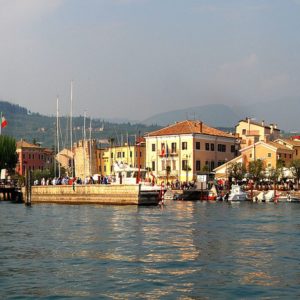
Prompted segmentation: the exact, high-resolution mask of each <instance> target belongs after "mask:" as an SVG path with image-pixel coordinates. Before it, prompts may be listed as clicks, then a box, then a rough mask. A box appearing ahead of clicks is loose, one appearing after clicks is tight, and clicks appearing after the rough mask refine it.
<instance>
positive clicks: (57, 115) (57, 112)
mask: <svg viewBox="0 0 300 300" xmlns="http://www.w3.org/2000/svg"><path fill="white" fill-rule="evenodd" d="M58 102H59V100H58V96H57V99H56V141H57V158H58V156H59V111H58ZM58 177H60V163H59V160H58Z"/></svg>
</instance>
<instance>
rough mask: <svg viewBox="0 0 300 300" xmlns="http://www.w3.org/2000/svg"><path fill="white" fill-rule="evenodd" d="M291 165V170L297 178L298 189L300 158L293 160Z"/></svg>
mask: <svg viewBox="0 0 300 300" xmlns="http://www.w3.org/2000/svg"><path fill="white" fill-rule="evenodd" d="M290 167H291V171H292V173H293V175H294V177H295V178H296V180H297V183H296V185H297V189H298V187H299V179H300V159H294V160H292V162H291V165H290Z"/></svg>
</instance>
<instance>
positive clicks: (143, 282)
mask: <svg viewBox="0 0 300 300" xmlns="http://www.w3.org/2000/svg"><path fill="white" fill-rule="evenodd" d="M167 204H168V205H167V206H166V207H164V208H162V209H161V208H159V207H135V206H125V207H120V206H91V205H87V206H72V205H44V204H42V205H33V206H32V207H31V208H28V207H25V206H23V205H16V204H11V203H4V202H0V239H1V240H0V298H1V299H6V298H9V299H37V298H45V299H52V298H54V299H55V298H57V299H63V298H72V299H79V298H81V299H82V298H88V299H91V298H94V299H124V298H125V299H132V298H138V299H199V298H200V299H218V298H226V299H234V298H243V299H245V298H246V299H249V298H253V299H257V298H259V299H282V298H288V299H292V298H299V297H300V288H299V284H300V259H299V257H300V235H299V229H300V205H299V204H296V203H295V204H293V203H286V204H285V203H280V204H278V205H276V204H273V203H269V204H251V203H241V204H234V205H230V204H227V203H206V202H168V203H167Z"/></svg>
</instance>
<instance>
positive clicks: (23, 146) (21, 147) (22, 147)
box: [16, 139, 53, 154]
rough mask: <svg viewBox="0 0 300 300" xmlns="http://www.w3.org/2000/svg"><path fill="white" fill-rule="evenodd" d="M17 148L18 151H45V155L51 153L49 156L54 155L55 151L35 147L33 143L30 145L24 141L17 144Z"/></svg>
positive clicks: (38, 146)
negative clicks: (27, 149)
mask: <svg viewBox="0 0 300 300" xmlns="http://www.w3.org/2000/svg"><path fill="white" fill-rule="evenodd" d="M16 148H17V149H24V148H30V149H39V150H41V151H44V152H45V153H49V154H52V153H53V150H51V149H48V148H44V147H41V146H40V145H35V144H32V143H29V142H27V141H25V140H23V139H22V140H20V141H18V142H17V143H16Z"/></svg>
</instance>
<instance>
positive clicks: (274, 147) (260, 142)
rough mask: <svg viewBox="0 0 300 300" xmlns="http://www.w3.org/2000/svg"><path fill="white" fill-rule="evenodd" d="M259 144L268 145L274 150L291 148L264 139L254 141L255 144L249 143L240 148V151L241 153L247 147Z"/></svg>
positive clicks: (288, 149) (250, 147) (247, 148)
mask: <svg viewBox="0 0 300 300" xmlns="http://www.w3.org/2000/svg"><path fill="white" fill-rule="evenodd" d="M259 145H263V146H265V147H269V148H271V149H272V150H273V151H276V150H278V149H280V150H287V151H290V152H292V151H293V150H291V149H290V148H288V147H287V146H284V145H281V144H279V143H275V142H265V141H259V142H256V143H255V144H251V145H250V146H248V147H245V148H243V149H240V152H241V153H243V152H245V151H247V150H249V149H252V148H254V147H257V146H259Z"/></svg>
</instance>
